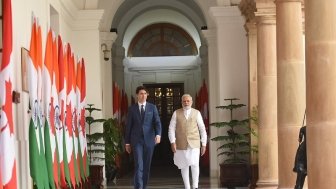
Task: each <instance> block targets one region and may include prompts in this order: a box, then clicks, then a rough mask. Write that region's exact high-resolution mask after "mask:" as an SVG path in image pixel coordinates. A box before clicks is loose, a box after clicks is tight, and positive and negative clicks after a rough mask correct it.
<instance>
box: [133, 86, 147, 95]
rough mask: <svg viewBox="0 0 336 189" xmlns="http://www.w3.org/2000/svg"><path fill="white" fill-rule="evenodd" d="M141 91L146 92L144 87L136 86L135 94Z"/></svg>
mask: <svg viewBox="0 0 336 189" xmlns="http://www.w3.org/2000/svg"><path fill="white" fill-rule="evenodd" d="M141 90H145V91H146V92H147V89H146V87H144V86H138V87H137V88H136V90H135V93H136V94H138V93H139V91H141Z"/></svg>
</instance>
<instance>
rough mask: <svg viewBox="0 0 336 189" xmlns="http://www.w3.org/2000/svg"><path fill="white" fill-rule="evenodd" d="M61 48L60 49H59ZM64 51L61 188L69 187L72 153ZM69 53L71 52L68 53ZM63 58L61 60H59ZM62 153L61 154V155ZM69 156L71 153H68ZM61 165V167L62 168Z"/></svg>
mask: <svg viewBox="0 0 336 189" xmlns="http://www.w3.org/2000/svg"><path fill="white" fill-rule="evenodd" d="M59 41H60V42H61V38H60V37H59ZM58 45H59V49H63V46H62V42H61V43H59V44H58ZM60 46H61V47H60ZM64 49H65V51H64V50H62V51H59V62H58V66H59V91H60V92H59V95H58V97H59V99H58V100H59V104H60V124H61V130H60V132H61V133H59V134H60V137H59V139H60V140H61V141H62V142H61V143H60V145H59V146H60V149H61V150H60V156H62V157H60V159H61V158H62V160H63V161H60V162H61V163H60V164H61V186H62V187H63V188H65V187H67V185H68V186H71V178H70V170H69V162H70V160H69V158H68V150H69V152H72V148H71V146H68V145H69V143H68V142H67V141H69V137H70V136H69V131H68V127H67V125H66V114H67V106H66V103H67V83H68V52H67V48H66V47H65V48H64ZM70 53H71V52H70ZM61 57H63V58H61ZM61 151H62V154H63V155H62V154H61ZM69 154H70V156H71V153H69ZM62 165H63V166H62Z"/></svg>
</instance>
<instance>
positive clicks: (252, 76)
mask: <svg viewBox="0 0 336 189" xmlns="http://www.w3.org/2000/svg"><path fill="white" fill-rule="evenodd" d="M245 28H246V31H247V37H248V47H249V49H248V58H249V104H248V105H249V114H250V116H252V114H253V111H254V109H256V108H257V106H258V82H257V77H258V75H257V27H256V23H255V22H254V21H251V22H248V23H246V24H245ZM250 126H251V128H253V129H254V130H256V131H257V130H258V127H257V125H255V124H254V123H251V125H250ZM257 144H258V140H257V138H256V137H254V136H251V146H253V145H257ZM257 161H258V158H257V154H255V153H251V163H252V164H256V163H257Z"/></svg>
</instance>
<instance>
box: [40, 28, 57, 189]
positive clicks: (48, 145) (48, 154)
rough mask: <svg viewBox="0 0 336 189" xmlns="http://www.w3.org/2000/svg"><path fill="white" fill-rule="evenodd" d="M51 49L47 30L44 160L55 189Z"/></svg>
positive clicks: (52, 53)
mask: <svg viewBox="0 0 336 189" xmlns="http://www.w3.org/2000/svg"><path fill="white" fill-rule="evenodd" d="M53 48H56V45H55V46H54V40H53V34H52V31H51V30H49V32H48V35H47V42H46V50H45V56H44V66H43V70H42V77H43V91H42V94H43V98H42V100H43V102H44V115H45V124H44V141H45V158H46V162H47V170H48V178H49V184H50V187H51V188H53V189H54V188H56V186H58V170H57V169H58V165H57V163H58V160H57V155H56V131H55V121H54V117H55V111H54V98H52V97H51V90H52V88H51V87H52V83H53V73H54V71H53V68H54V67H53V65H54V56H56V53H55V55H54V50H53ZM56 52H57V51H56ZM56 61H57V59H56ZM56 63H58V62H56ZM54 162H55V164H54ZM55 184H56V186H55Z"/></svg>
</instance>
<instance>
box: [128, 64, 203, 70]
mask: <svg viewBox="0 0 336 189" xmlns="http://www.w3.org/2000/svg"><path fill="white" fill-rule="evenodd" d="M197 68H198V65H193V66H176V67H174V66H169V67H162V66H160V67H130V68H128V71H130V72H185V71H190V70H195V69H197Z"/></svg>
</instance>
